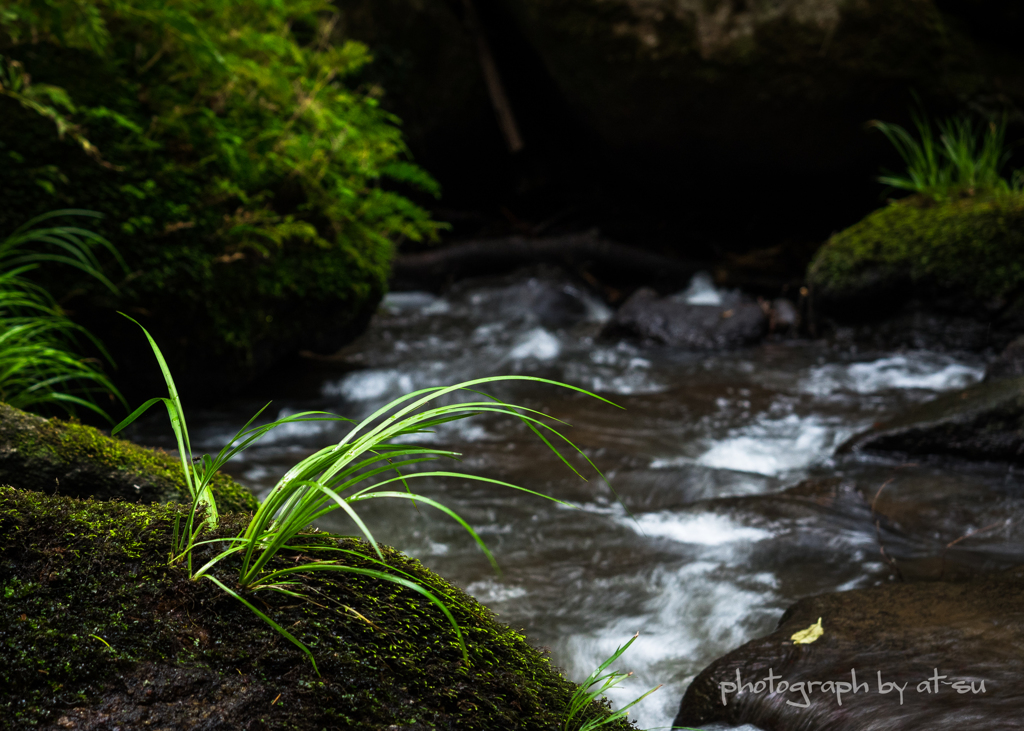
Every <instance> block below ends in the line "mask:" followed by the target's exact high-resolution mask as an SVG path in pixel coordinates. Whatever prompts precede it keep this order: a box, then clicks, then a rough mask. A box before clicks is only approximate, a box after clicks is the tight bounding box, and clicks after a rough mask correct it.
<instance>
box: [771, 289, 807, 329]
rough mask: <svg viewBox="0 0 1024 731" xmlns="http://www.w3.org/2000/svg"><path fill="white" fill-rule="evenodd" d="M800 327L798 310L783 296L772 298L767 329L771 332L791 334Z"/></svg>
mask: <svg viewBox="0 0 1024 731" xmlns="http://www.w3.org/2000/svg"><path fill="white" fill-rule="evenodd" d="M799 328H800V311H799V310H798V309H797V308H796V305H794V304H793V303H792V302H790V301H789V300H788V299H786V298H784V297H779V298H778V299H775V300H772V304H771V309H770V310H769V312H768V330H769V331H771V332H773V333H780V334H783V335H785V334H791V333H795V332H796V331H797V330H799Z"/></svg>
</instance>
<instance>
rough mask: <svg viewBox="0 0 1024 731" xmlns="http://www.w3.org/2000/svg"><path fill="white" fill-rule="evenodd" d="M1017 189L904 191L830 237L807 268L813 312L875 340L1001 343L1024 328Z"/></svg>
mask: <svg viewBox="0 0 1024 731" xmlns="http://www.w3.org/2000/svg"><path fill="white" fill-rule="evenodd" d="M1022 223H1024V196H1020V195H1009V194H1008V195H1005V196H996V197H988V198H986V197H983V196H978V197H976V198H963V199H958V200H946V201H941V202H936V201H934V200H932V199H931V198H927V197H925V196H917V195H915V196H910V197H908V198H904V199H901V200H899V201H895V202H893V203H891V204H890V205H888V206H886V207H885V208H882V209H879V210H877V211H875V212H873V213H871V214H869V215H868V216H866V217H865V218H864V219H863V220H861V221H859V222H858V223H856V224H854V225H853V226H850V227H849V228H847V229H845V230H843V231H840V232H839V233H837V234H834V235H833V236H832V237H831V238H830V239H829V240H828V241H827V242H826V243H825V244H824V245H823V246H822V247H821V249H819V251H818V253H817V254H816V255H815V258H814V260H813V261H812V262H811V265H810V267H809V269H808V272H807V282H808V285H809V287H810V291H811V296H812V300H813V308H814V312H815V315H816V316H818V317H825V318H827V319H829V320H830V321H832V322H833V323H834V324H836V325H838V326H840V327H850V328H853V332H854V334H855V336H856V339H857V340H868V341H869V342H871V343H872V344H873V345H876V346H882V347H889V348H891V347H899V346H909V347H926V348H933V347H936V346H938V347H943V348H948V349H970V350H984V349H990V348H995V349H998V350H1001V349H1003V348H1004V347H1005V346H1006V344H1007V343H1008V342H1009V341H1010V340H1012V339H1013V338H1015V337H1016V336H1017V335H1019V334H1020V332H1021V331H1022V330H1024V317H1022V315H1024V301H1022V299H1021V297H1020V296H1019V293H1020V291H1021V287H1022V285H1024V270H1022V269H1021V268H1020V266H1019V261H1020V255H1021V250H1022V246H1024V237H1022V235H1021V231H1022V230H1024V229H1022Z"/></svg>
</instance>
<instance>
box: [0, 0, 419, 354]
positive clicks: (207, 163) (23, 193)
mask: <svg viewBox="0 0 1024 731" xmlns="http://www.w3.org/2000/svg"><path fill="white" fill-rule="evenodd" d="M336 19H337V16H336V15H335V14H334V11H333V9H332V8H331V6H330V5H329V4H328V3H327V2H325V1H323V0H280V1H279V0H255V1H254V2H247V3H237V2H231V1H230V0H177V1H175V2H163V1H162V0H84V1H79V0H52V1H51V2H46V3H40V2H34V1H32V0H16V1H15V2H12V3H7V4H6V5H5V7H4V9H3V11H2V12H0V55H3V56H4V59H3V61H2V62H0V159H2V160H3V162H2V163H0V195H2V196H3V197H4V198H5V199H6V200H7V201H8V203H9V204H10V205H9V206H8V208H7V210H6V212H0V219H3V218H4V217H5V216H6V217H8V218H10V217H13V216H15V215H23V214H24V213H28V214H29V215H31V214H32V213H33V212H41V211H43V210H48V209H50V208H52V207H54V202H55V201H60V202H61V204H62V205H76V206H80V207H89V208H92V209H95V210H99V211H103V212H105V213H107V214H108V218H107V221H108V223H107V226H106V227H105V228H104V229H103V231H102V233H103V234H104V235H105V236H106V237H107V238H108V239H110V240H111V241H113V242H114V243H115V244H116V245H117V247H118V249H119V250H120V251H122V252H123V254H124V255H125V257H126V259H127V260H128V262H129V264H130V266H131V269H132V275H131V276H130V277H129V278H128V279H127V280H126V281H125V282H123V283H122V291H123V293H124V295H123V296H122V297H121V298H120V299H119V300H118V301H119V302H120V305H121V307H122V308H126V307H131V306H134V307H141V308H145V309H147V310H151V311H155V313H156V314H155V315H154V317H155V318H156V320H157V321H159V325H160V327H158V329H159V330H160V331H161V332H164V333H171V334H169V336H170V337H175V338H179V339H180V337H181V336H183V335H185V334H186V332H187V336H188V338H189V339H190V341H197V340H198V341H202V342H204V343H206V344H207V345H208V348H207V349H208V351H212V350H215V349H216V348H220V350H222V351H224V352H225V353H233V354H234V355H233V356H232V357H234V358H235V359H236V361H238V362H239V363H240V364H245V363H246V362H248V360H249V359H251V357H252V353H253V352H254V350H255V348H256V346H257V345H259V344H260V343H261V342H263V341H267V340H270V341H274V340H282V339H285V340H286V339H288V338H294V334H295V331H296V330H297V329H298V330H300V331H304V330H306V329H310V328H317V327H318V326H319V327H324V328H325V329H330V328H335V329H337V328H343V327H345V326H346V325H347V324H348V323H349V322H351V321H352V320H353V318H355V317H356V316H357V315H358V313H360V312H362V311H364V310H365V309H366V308H367V307H368V306H369V307H371V308H372V306H373V302H374V298H375V297H377V296H379V295H380V293H381V292H383V290H384V288H385V286H386V278H387V272H388V266H389V262H390V257H391V252H392V246H393V244H394V242H396V241H400V240H402V239H414V240H422V239H430V238H433V237H435V236H436V234H437V231H438V224H436V223H434V222H432V221H431V220H430V219H429V216H428V215H427V213H426V211H425V210H423V209H422V208H421V207H419V206H417V205H415V204H414V203H412V202H411V201H410V200H409V199H408V198H407V197H405V196H404V195H402V194H400V193H399V192H397V187H404V188H405V189H408V190H413V189H419V190H421V191H425V192H426V193H428V194H434V195H436V194H437V192H438V191H437V185H436V183H434V181H433V180H432V179H431V178H430V177H429V176H428V175H427V174H426V173H424V172H423V171H422V170H420V169H419V168H417V167H416V166H415V165H413V164H411V163H410V162H409V161H408V159H407V158H408V154H407V150H406V148H405V145H404V143H403V141H402V137H401V132H400V129H399V127H398V126H397V120H396V119H395V118H394V117H393V116H391V115H389V114H388V113H387V112H385V111H384V110H382V109H381V108H380V107H379V105H378V103H377V99H376V95H375V92H374V90H372V89H369V90H360V89H358V88H354V87H352V86H350V85H349V84H348V83H347V80H350V79H352V78H353V75H354V74H356V73H358V71H359V69H360V68H361V67H362V66H364V65H365V64H366V63H367V62H368V61H369V59H370V56H369V54H368V52H367V49H366V48H365V47H364V46H362V45H361V44H358V43H355V42H344V43H340V44H337V43H335V42H333V34H334V24H335V22H336ZM40 115H42V117H44V118H45V119H47V120H50V122H52V123H53V124H49V123H45V124H40ZM2 224H3V220H0V225H2ZM107 304H109V302H108V303H107ZM162 312H164V313H166V312H173V313H174V315H175V316H174V317H171V316H167V315H165V316H164V317H163V318H162V320H161V316H160V314H161V313H162ZM325 312H330V313H332V314H331V315H330V317H331V318H333V320H331V321H330V322H327V323H325V322H323V319H324V313H325ZM188 322H191V323H193V324H195V325H197V327H194V328H193V329H192V330H187V326H186V325H185V324H184V323H188ZM210 344H213V345H212V347H210Z"/></svg>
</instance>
